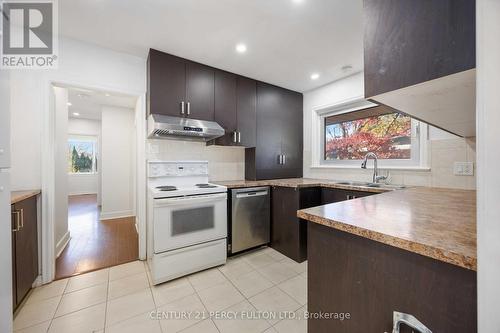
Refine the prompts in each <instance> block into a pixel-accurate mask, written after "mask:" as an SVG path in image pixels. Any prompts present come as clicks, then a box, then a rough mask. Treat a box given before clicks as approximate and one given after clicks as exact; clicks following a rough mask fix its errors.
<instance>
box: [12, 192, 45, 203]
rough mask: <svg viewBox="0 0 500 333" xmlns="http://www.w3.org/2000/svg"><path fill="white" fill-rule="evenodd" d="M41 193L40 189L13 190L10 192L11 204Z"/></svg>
mask: <svg viewBox="0 0 500 333" xmlns="http://www.w3.org/2000/svg"><path fill="white" fill-rule="evenodd" d="M40 193H41V191H40V190H26V191H12V192H11V194H10V204H11V205H13V204H15V203H18V202H20V201H23V200H26V199H29V198H31V197H34V196H36V195H39V194H40Z"/></svg>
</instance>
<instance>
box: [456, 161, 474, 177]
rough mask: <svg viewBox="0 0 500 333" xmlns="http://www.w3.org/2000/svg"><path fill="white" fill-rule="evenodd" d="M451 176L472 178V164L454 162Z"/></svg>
mask: <svg viewBox="0 0 500 333" xmlns="http://www.w3.org/2000/svg"><path fill="white" fill-rule="evenodd" d="M453 174H454V175H455V176H473V175H474V163H473V162H455V164H454V165H453Z"/></svg>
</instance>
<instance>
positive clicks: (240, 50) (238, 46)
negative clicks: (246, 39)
mask: <svg viewBox="0 0 500 333" xmlns="http://www.w3.org/2000/svg"><path fill="white" fill-rule="evenodd" d="M236 51H237V52H238V53H245V52H246V51H247V46H246V45H245V44H243V43H239V44H236Z"/></svg>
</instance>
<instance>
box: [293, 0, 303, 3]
mask: <svg viewBox="0 0 500 333" xmlns="http://www.w3.org/2000/svg"><path fill="white" fill-rule="evenodd" d="M292 2H293V3H297V4H299V3H303V2H304V0H292Z"/></svg>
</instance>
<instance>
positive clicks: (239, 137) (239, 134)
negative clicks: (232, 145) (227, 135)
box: [238, 132, 241, 143]
mask: <svg viewBox="0 0 500 333" xmlns="http://www.w3.org/2000/svg"><path fill="white" fill-rule="evenodd" d="M238 143H241V132H238Z"/></svg>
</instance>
